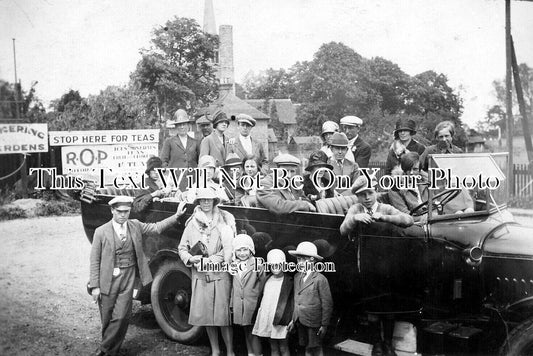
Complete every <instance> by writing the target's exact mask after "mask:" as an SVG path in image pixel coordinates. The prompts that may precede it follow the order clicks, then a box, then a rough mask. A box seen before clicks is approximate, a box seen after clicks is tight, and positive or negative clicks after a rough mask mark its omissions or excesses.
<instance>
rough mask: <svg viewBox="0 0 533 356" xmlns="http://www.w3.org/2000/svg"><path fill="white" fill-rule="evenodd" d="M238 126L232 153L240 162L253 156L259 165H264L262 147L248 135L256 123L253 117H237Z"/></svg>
mask: <svg viewBox="0 0 533 356" xmlns="http://www.w3.org/2000/svg"><path fill="white" fill-rule="evenodd" d="M237 123H238V125H239V136H238V137H237V138H236V139H235V145H233V151H234V153H235V154H237V156H239V158H240V159H241V160H243V159H244V158H245V157H248V156H255V157H256V161H257V162H259V163H260V164H261V165H263V164H264V163H266V161H267V158H266V154H265V150H264V148H263V145H262V144H260V143H259V142H257V141H256V140H254V139H253V138H252V136H251V135H250V133H251V132H252V128H253V127H255V124H256V121H255V119H254V118H253V117H251V116H250V115H246V114H239V115H237Z"/></svg>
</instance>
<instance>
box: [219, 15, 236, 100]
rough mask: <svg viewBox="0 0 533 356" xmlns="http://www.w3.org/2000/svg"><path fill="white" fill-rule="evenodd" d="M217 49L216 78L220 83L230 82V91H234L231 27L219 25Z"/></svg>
mask: <svg viewBox="0 0 533 356" xmlns="http://www.w3.org/2000/svg"><path fill="white" fill-rule="evenodd" d="M219 41H220V44H219V49H218V53H219V54H218V65H219V67H218V79H219V80H220V84H231V88H232V89H231V91H232V92H233V93H235V92H234V88H233V84H234V83H235V77H234V74H233V27H232V26H230V25H221V26H220V27H219Z"/></svg>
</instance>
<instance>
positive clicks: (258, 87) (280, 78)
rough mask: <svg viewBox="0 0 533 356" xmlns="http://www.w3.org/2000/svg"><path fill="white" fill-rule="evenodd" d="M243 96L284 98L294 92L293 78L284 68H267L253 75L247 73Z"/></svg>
mask: <svg viewBox="0 0 533 356" xmlns="http://www.w3.org/2000/svg"><path fill="white" fill-rule="evenodd" d="M243 88H244V91H245V96H246V97H247V98H250V99H269V98H273V99H285V98H290V97H291V95H293V94H294V90H295V87H294V79H293V77H292V74H291V73H290V72H288V71H286V70H285V69H282V68H281V69H272V68H270V69H267V70H266V71H263V72H260V73H259V74H258V75H255V74H254V73H253V72H250V73H248V74H247V75H246V76H245V78H244V83H243Z"/></svg>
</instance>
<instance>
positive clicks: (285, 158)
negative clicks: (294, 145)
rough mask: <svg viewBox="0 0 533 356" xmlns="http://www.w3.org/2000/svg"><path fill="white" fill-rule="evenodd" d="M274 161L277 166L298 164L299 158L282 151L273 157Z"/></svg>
mask: <svg viewBox="0 0 533 356" xmlns="http://www.w3.org/2000/svg"><path fill="white" fill-rule="evenodd" d="M273 161H274V163H275V164H277V165H278V166H282V165H283V166H299V165H300V160H299V159H298V158H296V157H294V156H293V155H290V154H288V153H282V154H279V155H277V156H276V157H274V160H273Z"/></svg>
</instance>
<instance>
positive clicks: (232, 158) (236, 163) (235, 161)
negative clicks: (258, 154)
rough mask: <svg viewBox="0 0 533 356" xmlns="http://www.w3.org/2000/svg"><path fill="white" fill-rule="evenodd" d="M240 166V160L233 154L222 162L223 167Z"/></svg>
mask: <svg viewBox="0 0 533 356" xmlns="http://www.w3.org/2000/svg"><path fill="white" fill-rule="evenodd" d="M241 164H242V159H240V158H239V156H237V154H235V153H230V154H228V156H227V157H226V161H225V162H224V166H223V167H236V166H240V165H241Z"/></svg>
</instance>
